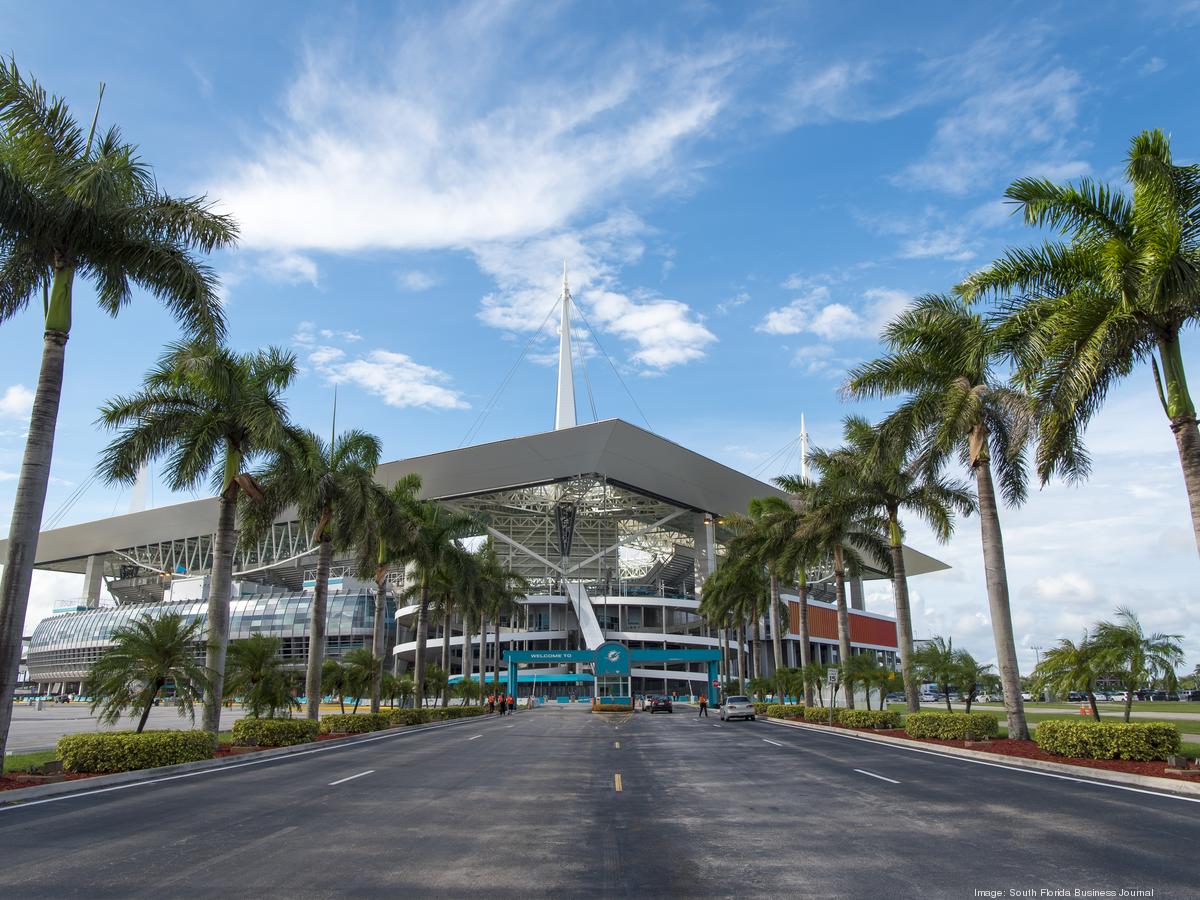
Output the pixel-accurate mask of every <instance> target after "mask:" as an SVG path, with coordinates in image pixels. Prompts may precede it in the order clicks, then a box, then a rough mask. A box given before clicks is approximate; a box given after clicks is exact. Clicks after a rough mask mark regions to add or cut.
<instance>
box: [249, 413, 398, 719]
mask: <svg viewBox="0 0 1200 900" xmlns="http://www.w3.org/2000/svg"><path fill="white" fill-rule="evenodd" d="M379 454H380V444H379V438H377V437H375V436H374V435H371V434H367V433H365V432H362V431H357V430H351V431H346V432H343V433H342V434H340V435H336V436H334V437H332V438H331V439H330V440H329V441H328V442H326V441H324V440H322V439H321V438H320V437H319V436H317V435H316V434H314V433H313V432H311V431H305V430H296V429H294V430H292V432H291V433H290V435H289V439H288V440H287V441H285V442H284V443H283V444H282V445H281V446H280V447H279V448H278V449H276V450H275V451H274V452H273V453H272V455H271V457H270V460H269V461H268V463H267V464H266V465H265V466H264V467H263V468H262V469H260V470H259V471H258V472H257V473H256V474H257V478H258V480H259V482H260V483H261V485H262V494H263V501H262V502H261V503H253V504H250V503H245V502H243V504H242V521H243V523H244V526H243V529H242V541H243V543H244V544H246V545H251V544H253V543H254V542H256V541H258V540H259V539H261V538H262V537H263V536H264V535H265V534H267V533H268V532H269V531H270V529H271V526H272V525H273V524H274V522H275V519H276V518H277V517H278V516H279V515H281V514H282V513H283V511H284V510H285V509H287V508H288V507H295V508H296V510H297V511H298V512H299V515H300V518H301V520H302V521H305V522H310V523H315V524H314V526H313V531H312V543H313V545H315V546H316V548H317V577H316V584H315V585H314V587H313V600H312V613H311V615H310V617H309V618H310V626H309V635H308V677H307V690H308V707H307V710H306V713H307V716H308V718H310V719H314V720H315V719H318V718H319V717H320V704H321V666H322V662H323V660H324V657H325V625H326V622H325V617H326V604H327V601H328V598H329V568H330V565H331V563H332V561H333V551H334V549H335V548H337V549H351V548H356V547H358V546H359V545H360V543H361V542H362V535H363V522H364V521H366V518H367V511H368V510H369V508H370V505H371V500H372V496H373V494H374V492H375V481H374V479H375V468H376V467H377V466H378V465H379Z"/></svg>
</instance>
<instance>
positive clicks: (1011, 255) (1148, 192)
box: [960, 130, 1200, 549]
mask: <svg viewBox="0 0 1200 900" xmlns="http://www.w3.org/2000/svg"><path fill="white" fill-rule="evenodd" d="M1125 176H1126V178H1127V179H1128V182H1129V185H1130V190H1129V191H1128V192H1127V191H1125V190H1123V189H1121V188H1114V187H1111V186H1106V185H1103V184H1099V183H1097V182H1094V181H1092V180H1091V179H1087V178H1084V179H1081V180H1080V182H1079V184H1078V185H1070V184H1065V185H1058V184H1053V183H1051V182H1049V181H1045V180H1042V179H1037V178H1023V179H1021V180H1019V181H1016V182H1013V184H1012V186H1010V187H1009V189H1008V191H1007V196H1008V198H1009V199H1010V200H1011V201H1013V202H1014V203H1015V204H1016V205H1017V208H1018V209H1020V210H1021V212H1022V213H1023V214H1024V218H1025V222H1026V223H1027V224H1030V225H1034V226H1036V227H1039V228H1041V227H1048V228H1050V229H1052V230H1055V231H1057V232H1058V233H1059V234H1060V235H1062V237H1063V238H1064V240H1063V241H1058V242H1048V243H1046V244H1044V245H1043V246H1042V247H1038V248H1032V249H1024V250H1010V251H1009V252H1007V253H1006V254H1005V255H1004V256H1003V257H1001V258H1000V259H999V260H997V261H996V262H995V263H993V264H992V265H991V266H990V267H989V268H987V269H985V270H983V271H982V272H979V273H977V274H975V275H973V276H972V277H970V278H969V279H967V280H966V281H965V282H964V283H963V285H962V286H961V288H960V289H961V290H962V291H963V293H964V295H966V296H968V297H979V296H990V297H999V298H1011V297H1013V295H1016V296H1015V299H1010V300H1009V301H1008V302H1007V303H1006V304H1005V305H1006V307H1007V309H1008V311H1009V312H1010V313H1011V319H1010V321H1009V323H1008V324H1007V326H1006V327H1007V329H1008V332H1009V336H1010V338H1011V345H1012V348H1013V353H1014V357H1015V359H1016V362H1017V377H1018V378H1019V379H1020V380H1021V381H1022V382H1023V383H1025V384H1026V385H1027V386H1028V388H1029V390H1030V391H1031V392H1032V393H1033V395H1034V397H1035V398H1036V399H1037V401H1038V412H1039V420H1040V422H1039V424H1040V430H1039V442H1038V451H1037V470H1038V475H1039V476H1040V477H1041V479H1042V481H1043V482H1045V481H1046V480H1047V479H1049V478H1050V477H1051V476H1052V475H1053V474H1055V473H1056V472H1057V473H1059V474H1065V475H1068V476H1072V477H1073V476H1075V475H1077V474H1080V473H1082V472H1086V470H1087V457H1086V454H1084V453H1083V452H1082V451H1081V450H1080V449H1079V448H1078V442H1079V438H1080V435H1081V434H1082V432H1083V431H1084V430H1085V429H1086V427H1087V425H1088V423H1089V422H1090V421H1091V419H1092V417H1093V416H1094V415H1095V414H1096V413H1097V412H1098V411H1099V410H1100V408H1101V407H1102V406H1103V403H1104V398H1105V397H1106V396H1107V394H1108V391H1109V390H1110V389H1111V388H1112V387H1113V386H1114V385H1115V384H1117V383H1118V382H1119V381H1120V380H1121V379H1122V378H1124V377H1125V376H1127V375H1128V374H1129V373H1130V372H1132V371H1133V369H1134V368H1135V366H1136V365H1137V364H1138V363H1145V362H1146V361H1149V362H1150V368H1151V371H1152V373H1153V376H1154V382H1155V386H1156V387H1157V388H1158V394H1159V399H1160V400H1161V402H1162V407H1163V412H1164V413H1165V414H1166V417H1167V421H1168V423H1169V425H1170V428H1171V431H1172V433H1173V434H1174V435H1175V442H1176V445H1177V447H1178V451H1179V461H1180V464H1181V466H1182V468H1183V479H1184V484H1185V486H1186V489H1187V494H1188V501H1189V503H1190V506H1191V516H1192V530H1193V532H1194V534H1195V539H1196V543H1197V548H1198V549H1200V431H1198V430H1197V426H1196V406H1195V404H1194V403H1193V401H1192V398H1191V394H1190V393H1189V391H1188V386H1187V379H1186V376H1185V373H1184V363H1183V351H1182V348H1181V345H1180V341H1179V336H1180V333H1181V332H1182V331H1183V330H1184V329H1185V328H1187V327H1189V326H1193V325H1195V324H1196V323H1197V322H1198V321H1200V217H1198V216H1197V215H1196V211H1197V209H1198V208H1200V166H1198V165H1195V164H1193V165H1186V166H1179V165H1176V164H1175V163H1174V161H1173V159H1172V156H1171V143H1170V140H1169V138H1167V136H1166V135H1164V134H1163V133H1162V132H1161V131H1158V130H1153V131H1143V132H1142V133H1141V134H1138V135H1136V136H1135V137H1134V138H1133V139H1132V140H1131V141H1130V145H1129V153H1128V156H1127V157H1126V167H1125ZM1160 367H1161V369H1160ZM1164 388H1165V391H1164Z"/></svg>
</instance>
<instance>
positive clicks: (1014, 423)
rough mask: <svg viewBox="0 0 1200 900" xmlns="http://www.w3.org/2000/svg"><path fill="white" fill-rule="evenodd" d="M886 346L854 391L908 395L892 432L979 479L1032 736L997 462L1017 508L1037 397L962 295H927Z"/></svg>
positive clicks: (1012, 700)
mask: <svg viewBox="0 0 1200 900" xmlns="http://www.w3.org/2000/svg"><path fill="white" fill-rule="evenodd" d="M884 342H885V343H886V345H887V347H888V353H887V355H885V356H883V357H882V358H880V359H877V360H874V361H873V362H869V363H865V364H863V365H861V366H858V367H857V368H855V369H853V370H852V371H851V372H850V378H849V381H848V382H847V384H846V391H847V392H848V393H850V394H852V395H854V396H857V397H885V396H891V395H894V394H907V395H908V396H907V397H906V398H905V400H904V401H903V402H902V403H901V405H900V407H899V408H898V409H897V410H896V411H895V412H894V413H893V414H892V415H891V416H890V417H889V418H888V420H887V421H886V422H885V423H884V425H883V429H884V434H885V436H886V438H887V439H889V440H907V439H909V436H916V438H918V442H919V443H921V445H922V446H923V447H924V448H925V451H926V452H928V453H929V454H930V456H931V461H930V465H934V464H935V461H938V460H941V459H945V458H947V457H948V456H950V455H951V454H957V456H958V458H959V460H960V461H961V462H962V463H963V464H964V465H966V466H967V467H968V468H969V469H970V470H971V472H972V474H973V475H974V476H975V493H976V497H977V503H978V509H979V524H980V535H981V538H982V543H983V566H984V573H985V576H986V581H987V594H988V609H989V612H990V613H991V620H992V635H993V638H994V639H995V643H996V660H997V662H998V664H999V669H1000V679H1001V681H1002V682H1003V685H1004V704H1005V708H1006V710H1007V712H1008V735H1009V737H1011V738H1013V739H1016V740H1028V739H1029V726H1028V725H1027V724H1026V722H1025V707H1024V704H1022V702H1021V673H1020V669H1019V667H1018V665H1017V647H1016V641H1015V640H1014V639H1013V628H1012V609H1011V607H1010V604H1009V597H1008V574H1007V571H1006V567H1005V563H1004V540H1003V535H1002V532H1001V528H1000V509H999V505H998V503H997V500H996V489H995V484H994V483H993V480H992V479H993V474H992V466H993V464H994V465H995V467H996V475H997V476H998V477H999V480H1000V489H1001V493H1002V494H1003V496H1004V499H1005V501H1006V502H1007V503H1008V504H1009V505H1010V506H1016V505H1018V504H1020V503H1021V502H1023V501H1024V499H1025V495H1026V492H1027V490H1028V483H1027V478H1026V471H1025V457H1024V449H1025V444H1026V441H1027V438H1028V435H1029V433H1030V429H1031V427H1032V422H1031V415H1030V400H1029V398H1028V396H1027V395H1025V394H1023V393H1022V392H1020V391H1018V390H1015V389H1013V388H1010V387H1008V386H1006V385H1004V384H1002V383H1001V382H1000V380H999V378H998V376H997V375H996V367H997V365H998V364H1000V363H1001V362H1002V361H1003V360H1004V348H1003V340H1002V334H1001V333H1000V331H999V329H998V327H997V325H996V323H995V322H994V321H992V320H990V319H989V318H987V317H985V316H984V315H982V314H980V313H978V312H976V311H975V310H973V309H971V308H970V307H969V306H968V305H967V303H966V302H965V301H964V300H962V299H961V298H959V297H948V296H944V295H938V294H930V295H926V296H924V297H920V298H918V299H917V300H915V301H914V302H913V304H912V305H911V306H910V307H909V308H908V309H907V310H905V311H904V312H903V313H901V314H900V315H899V316H898V317H897V318H896V319H894V320H893V321H892V322H891V324H889V325H888V326H887V328H886V329H885V330H884Z"/></svg>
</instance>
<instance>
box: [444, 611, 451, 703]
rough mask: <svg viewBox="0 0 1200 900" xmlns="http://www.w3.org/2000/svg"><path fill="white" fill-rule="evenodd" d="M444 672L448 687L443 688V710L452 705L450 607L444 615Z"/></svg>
mask: <svg viewBox="0 0 1200 900" xmlns="http://www.w3.org/2000/svg"><path fill="white" fill-rule="evenodd" d="M442 671H443V672H445V673H446V685H445V687H443V688H442V709H445V708H446V707H447V706H449V705H450V605H449V603H447V604H446V610H445V612H443V613H442Z"/></svg>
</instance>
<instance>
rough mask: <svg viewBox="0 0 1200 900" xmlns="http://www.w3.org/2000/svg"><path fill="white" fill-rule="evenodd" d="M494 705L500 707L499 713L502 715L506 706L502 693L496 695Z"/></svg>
mask: <svg viewBox="0 0 1200 900" xmlns="http://www.w3.org/2000/svg"><path fill="white" fill-rule="evenodd" d="M496 705H497V706H498V707H500V715H504V713H505V711H506V709H507V708H508V704H507V703H506V702H505V701H504V695H503V694H497V695H496Z"/></svg>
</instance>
